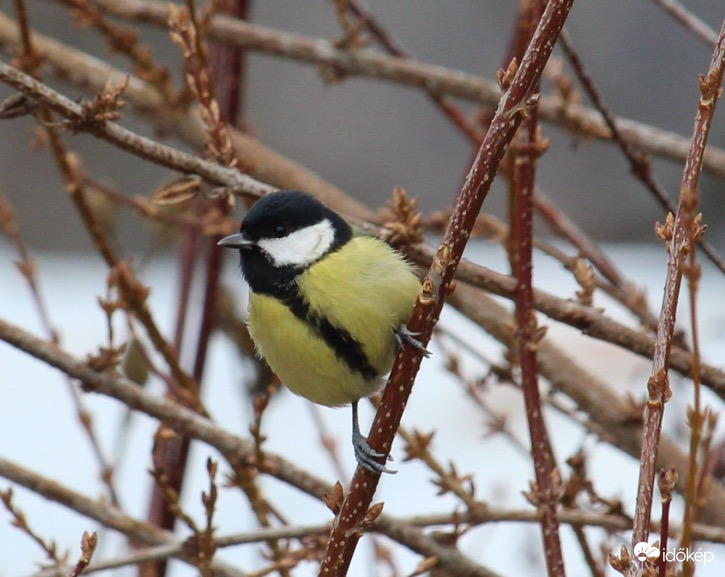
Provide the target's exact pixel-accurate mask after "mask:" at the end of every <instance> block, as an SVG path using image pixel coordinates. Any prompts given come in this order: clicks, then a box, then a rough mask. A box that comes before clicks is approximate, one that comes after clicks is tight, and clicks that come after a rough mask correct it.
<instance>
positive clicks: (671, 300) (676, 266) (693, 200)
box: [632, 23, 725, 544]
mask: <svg viewBox="0 0 725 577" xmlns="http://www.w3.org/2000/svg"><path fill="white" fill-rule="evenodd" d="M724 70H725V23H724V24H723V27H722V29H721V30H720V36H719V38H718V42H717V45H716V47H715V50H714V52H713V55H712V60H711V63H710V68H709V70H708V72H707V74H706V75H703V76H701V78H700V93H701V95H700V100H699V103H698V107H697V114H696V115H695V126H694V128H693V132H692V144H691V149H690V153H689V155H688V158H687V163H686V164H685V170H684V175H683V178H682V185H681V187H680V200H679V204H678V207H677V214H676V215H675V217H674V222H672V223H671V224H670V225H668V224H665V225H662V226H661V227H660V230H659V232H660V236H661V237H662V238H663V239H664V240H665V242H666V244H667V251H668V255H669V259H668V265H667V277H666V280H665V291H664V293H665V294H664V297H663V301H662V311H661V314H660V326H659V329H658V331H657V340H656V343H655V351H654V357H653V366H652V375H651V377H650V380H649V382H648V384H647V389H648V395H647V404H646V406H645V418H644V439H643V443H642V454H641V461H640V479H639V484H638V489H637V506H636V509H635V517H634V530H633V534H632V543H633V544H634V543H639V542H640V541H647V538H648V536H649V523H650V514H651V509H652V494H653V491H654V478H655V459H656V455H657V448H658V445H659V439H660V432H661V428H662V417H663V413H664V404H665V403H666V402H667V400H668V399H669V396H670V395H671V392H670V388H669V382H668V381H669V377H668V371H669V368H670V353H671V349H672V336H673V334H674V327H675V316H676V312H677V302H678V297H679V290H680V284H681V281H682V274H683V268H684V264H685V259H686V258H687V255H688V253H689V252H690V251H691V250H693V246H692V240H693V239H698V240H699V238H701V236H702V234H703V233H704V229H703V227H702V223H701V220H700V217H699V216H698V213H697V209H698V206H699V191H698V182H699V177H700V172H701V169H702V158H703V154H704V151H705V144H706V142H707V137H708V134H709V130H710V125H711V123H712V119H713V115H714V112H715V105H716V103H717V99H718V97H719V96H720V93H721V87H722V79H723V71H724Z"/></svg>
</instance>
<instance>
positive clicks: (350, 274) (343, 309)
mask: <svg viewBox="0 0 725 577" xmlns="http://www.w3.org/2000/svg"><path fill="white" fill-rule="evenodd" d="M298 286H299V294H300V295H301V296H302V297H303V298H304V299H305V302H306V304H307V305H308V309H309V313H310V315H311V316H312V317H314V318H317V319H326V321H328V322H329V325H330V326H332V327H335V328H337V329H340V330H341V331H343V334H345V335H348V336H349V337H350V338H351V339H353V340H354V341H355V342H356V343H359V347H360V350H361V351H362V353H363V354H364V357H365V360H366V361H367V362H368V366H369V367H371V368H372V369H374V370H372V371H368V372H367V374H366V375H364V374H362V373H361V372H360V371H359V370H353V369H352V368H351V366H350V362H349V360H348V362H346V359H345V355H341V354H340V352H339V350H338V352H336V351H335V350H334V349H333V347H332V346H331V345H330V339H329V338H328V337H329V334H327V335H326V334H325V331H321V330H320V329H319V325H318V326H315V325H314V323H313V324H312V325H311V324H310V323H309V322H306V321H305V320H304V319H301V318H299V317H298V316H296V315H295V314H294V313H293V312H292V311H291V310H290V308H289V307H288V306H286V305H285V304H283V303H282V302H280V301H279V300H278V299H276V298H274V297H271V296H267V295H259V294H252V295H251V296H250V301H249V329H250V334H251V335H252V338H253V339H254V342H255V344H256V345H257V348H258V350H259V352H260V354H261V355H262V356H263V357H264V358H265V359H266V360H267V362H268V363H269V365H270V366H271V367H272V369H273V370H274V371H275V372H276V373H277V375H278V376H279V377H280V379H281V380H282V382H284V383H285V385H287V387H289V388H290V389H291V390H292V391H293V392H294V393H296V394H298V395H301V396H303V397H306V398H307V399H309V400H311V401H313V402H315V403H319V404H322V405H329V406H335V405H343V404H346V403H349V402H351V401H355V400H357V399H359V398H361V397H364V396H368V395H370V394H372V393H373V392H374V391H375V390H376V389H377V388H378V387H379V386H380V385H381V384H382V376H384V375H385V374H386V373H387V372H388V371H389V370H390V368H391V366H392V363H393V360H394V358H395V353H396V343H395V338H394V331H395V330H396V329H397V328H398V327H399V326H400V325H401V324H403V323H405V322H407V321H408V319H409V317H410V313H411V311H412V309H413V306H414V304H415V299H416V297H417V295H418V292H419V291H420V283H419V281H418V279H417V277H416V276H415V274H414V272H413V270H412V268H411V267H410V265H409V264H408V263H406V262H405V261H404V260H403V259H402V257H401V256H400V255H399V254H398V253H397V252H395V251H394V250H393V249H391V248H390V247H389V246H388V245H386V244H385V243H383V242H381V241H379V240H377V239H374V238H368V237H360V238H354V239H353V240H351V241H350V242H348V243H347V244H346V245H345V246H344V247H342V248H341V249H340V250H338V251H336V252H333V253H331V254H329V255H327V256H326V257H325V258H323V259H322V260H320V261H319V262H317V263H315V264H314V265H313V266H312V267H310V268H309V269H308V270H307V271H305V272H304V273H302V274H301V275H300V277H299V278H298ZM298 314H299V311H298ZM329 332H330V331H329V330H328V331H327V333H329ZM345 338H347V337H345ZM338 345H339V343H338ZM371 372H372V373H374V374H370V373H371Z"/></svg>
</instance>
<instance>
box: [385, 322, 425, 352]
mask: <svg viewBox="0 0 725 577" xmlns="http://www.w3.org/2000/svg"><path fill="white" fill-rule="evenodd" d="M393 334H394V335H395V342H397V343H398V346H399V347H401V348H402V346H403V344H404V343H408V344H409V345H410V346H412V347H413V348H414V349H416V350H418V351H420V352H421V353H422V354H423V356H424V357H429V356H430V351H429V350H428V349H426V348H425V347H424V346H423V343H421V342H420V341H419V340H418V339H416V338H415V337H417V336H418V335H420V333H414V332H413V331H411V330H410V329H409V328H408V326H407V325H400V326H399V327H398V330H397V331H395V332H394V333H393Z"/></svg>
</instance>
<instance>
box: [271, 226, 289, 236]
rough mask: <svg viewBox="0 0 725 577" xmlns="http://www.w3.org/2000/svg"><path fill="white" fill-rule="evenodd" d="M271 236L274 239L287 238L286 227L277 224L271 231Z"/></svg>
mask: <svg viewBox="0 0 725 577" xmlns="http://www.w3.org/2000/svg"><path fill="white" fill-rule="evenodd" d="M272 234H273V235H274V238H282V237H283V236H287V227H286V226H284V225H281V224H278V225H277V226H275V227H274V228H273V229H272Z"/></svg>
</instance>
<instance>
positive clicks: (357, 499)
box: [320, 0, 573, 576]
mask: <svg viewBox="0 0 725 577" xmlns="http://www.w3.org/2000/svg"><path fill="white" fill-rule="evenodd" d="M572 4H573V0H551V1H549V2H548V3H547V6H546V10H545V12H544V15H543V17H542V18H541V21H540V22H539V25H538V27H537V29H536V33H535V34H534V36H533V38H532V40H531V43H530V45H529V48H528V50H527V51H526V55H525V56H524V58H523V59H522V62H521V65H520V66H519V68H518V70H516V73H515V75H514V76H513V79H512V80H511V82H510V86H509V88H508V90H507V91H506V92H505V93H504V95H503V96H502V98H501V100H500V102H499V106H498V109H497V111H496V115H495V116H494V118H493V120H492V122H491V125H490V127H489V130H488V132H487V134H486V137H485V138H484V141H483V143H482V144H481V148H480V150H479V151H478V154H477V155H476V159H475V160H474V163H473V166H472V167H471V170H470V172H469V174H468V176H467V177H466V181H465V183H464V185H463V188H462V189H461V192H460V194H459V196H458V199H457V201H456V204H455V208H454V211H453V214H452V215H451V218H450V221H449V225H448V230H447V231H446V234H445V237H444V239H443V242H442V243H441V245H440V247H439V249H438V252H437V255H436V258H435V260H434V261H433V264H432V265H431V268H430V271H429V272H428V275H427V276H426V278H425V280H424V282H423V292H422V294H421V295H420V297H419V298H418V302H417V304H416V307H415V310H414V311H413V316H412V318H411V320H410V322H409V327H410V329H411V330H412V331H413V332H416V333H419V335H420V337H419V338H420V339H421V341H422V342H423V343H424V344H425V343H427V342H428V340H429V339H430V336H431V334H432V332H433V327H434V326H435V323H436V322H437V320H438V316H439V315H440V311H441V309H442V307H443V302H444V300H445V298H446V295H447V294H448V292H449V291H450V290H451V283H452V282H453V277H454V275H455V272H456V268H457V265H458V263H459V261H460V259H461V256H462V254H463V250H464V248H465V247H466V244H467V242H468V238H469V236H470V233H471V230H472V229H473V225H474V223H475V221H476V217H477V215H478V213H479V211H480V210H481V206H482V204H483V201H484V199H485V198H486V195H487V194H488V191H489V189H490V187H491V183H492V182H493V178H494V176H495V174H496V171H497V170H498V166H499V164H500V163H501V160H502V158H503V155H504V153H505V151H506V148H507V147H508V144H509V143H510V142H511V139H512V138H513V135H514V134H515V132H516V130H517V128H518V126H519V125H520V124H521V122H522V120H523V118H524V116H525V114H526V112H527V110H528V109H530V107H531V105H532V104H533V103H534V102H535V98H532V91H533V89H534V87H535V85H536V82H537V81H538V80H539V78H540V76H541V73H542V71H543V68H544V65H545V64H546V62H547V60H548V58H549V56H550V55H551V51H552V50H553V47H554V43H555V42H556V38H557V36H558V34H559V32H560V31H561V28H562V27H563V25H564V22H565V21H566V17H567V15H568V14H569V10H570V8H571V5H572ZM420 362H421V355H420V353H418V352H415V351H411V350H409V349H406V350H405V351H403V352H401V353H400V354H399V355H398V358H397V360H396V363H395V365H394V367H393V371H392V373H391V375H390V379H389V381H388V386H387V387H386V388H385V392H384V393H383V397H382V400H381V402H380V408H379V409H378V412H377V414H376V417H375V421H374V423H373V426H372V429H371V432H370V437H369V441H370V445H371V446H372V447H373V448H374V449H376V450H378V451H381V452H383V453H385V454H386V455H387V454H388V453H389V452H390V447H391V444H392V442H393V439H394V437H395V432H396V431H397V429H398V426H399V425H400V421H401V419H402V416H403V411H404V409H405V405H406V402H407V400H408V397H409V395H410V392H411V390H412V386H413V381H414V379H415V375H416V374H417V371H418V369H419V367H420ZM378 481H379V476H378V475H374V474H372V473H370V472H369V471H366V470H365V469H363V468H362V467H358V468H357V470H356V471H355V475H354V477H353V479H352V482H351V487H350V493H349V494H348V495H347V497H346V498H345V500H344V502H343V503H342V505H341V507H340V511H339V512H338V514H337V516H336V518H335V523H334V525H333V529H332V532H331V534H330V540H329V543H328V547H327V551H326V553H325V557H324V559H323V561H322V566H321V569H320V574H321V575H323V576H328V575H344V574H346V572H347V568H348V567H349V564H350V561H351V559H352V556H353V554H354V551H355V548H356V546H357V542H358V540H359V539H360V535H361V531H362V530H364V524H363V523H368V522H370V521H371V519H370V517H369V516H368V508H369V507H370V503H371V502H372V498H373V495H374V493H375V489H376V488H377V484H378Z"/></svg>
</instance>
